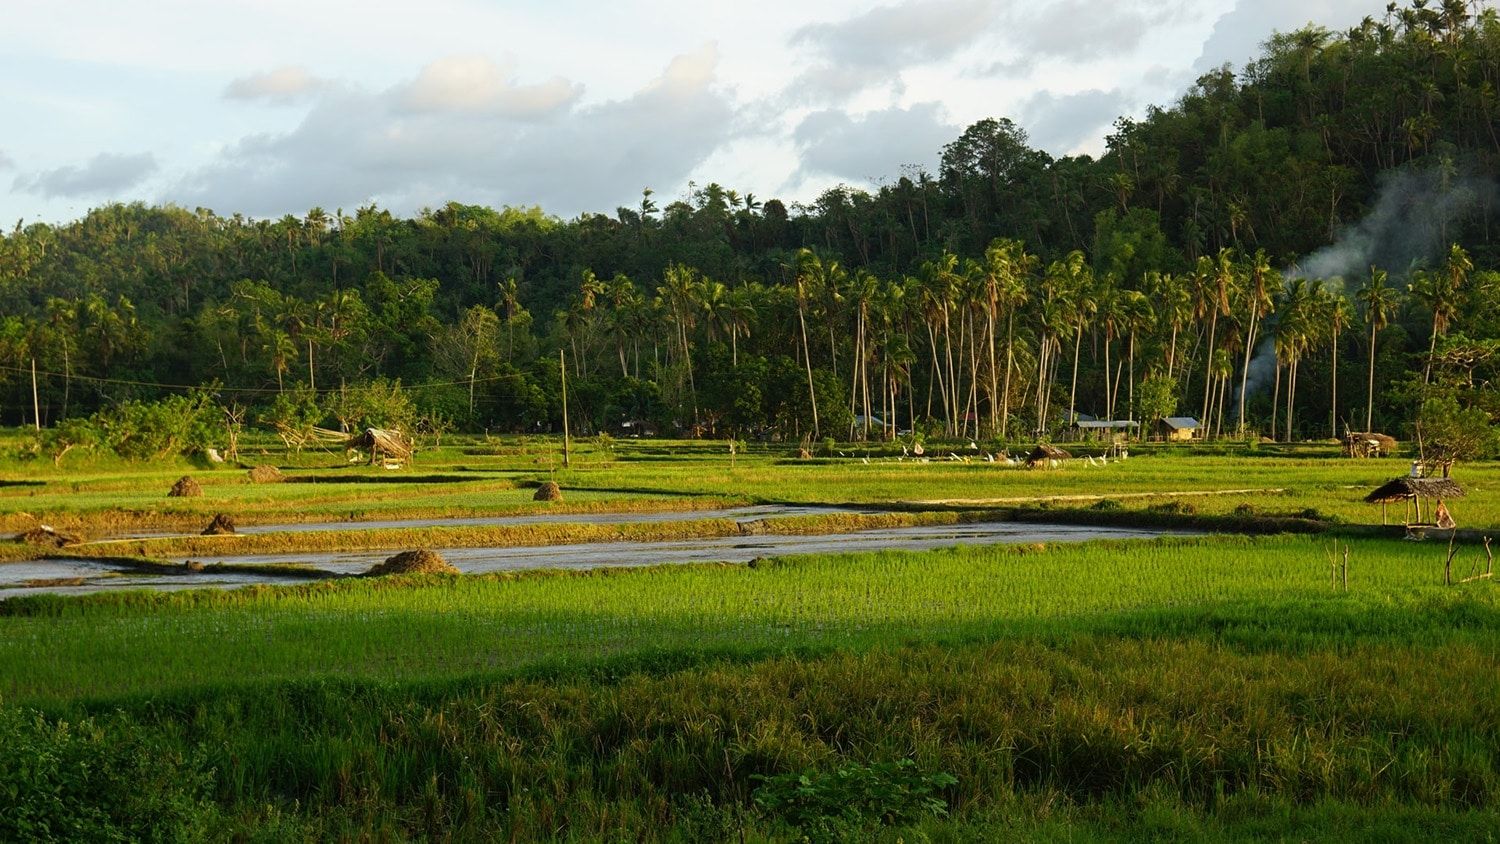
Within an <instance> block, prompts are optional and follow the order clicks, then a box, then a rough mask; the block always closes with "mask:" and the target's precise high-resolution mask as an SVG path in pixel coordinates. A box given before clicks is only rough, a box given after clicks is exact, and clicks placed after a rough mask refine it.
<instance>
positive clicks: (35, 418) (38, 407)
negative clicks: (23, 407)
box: [31, 358, 42, 431]
mask: <svg viewBox="0 0 1500 844" xmlns="http://www.w3.org/2000/svg"><path fill="white" fill-rule="evenodd" d="M31 423H32V425H34V426H36V429H37V430H38V431H40V430H42V403H41V402H40V401H38V400H37V395H36V358H32V359H31Z"/></svg>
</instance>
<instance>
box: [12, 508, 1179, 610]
mask: <svg viewBox="0 0 1500 844" xmlns="http://www.w3.org/2000/svg"><path fill="white" fill-rule="evenodd" d="M742 509H750V508H742ZM756 509H759V508H756ZM796 509H801V510H807V509H810V508H796ZM613 515H620V514H613ZM653 515H659V514H653ZM700 515H701V511H700ZM764 517H765V516H764V515H756V516H754V518H764ZM346 527H347V526H346ZM1165 533H1168V532H1167V531H1159V530H1138V529H1134V528H1112V527H1090V526H1086V525H1058V524H1031V523H1019V522H981V523H975V524H966V525H940V526H925V527H903V528H880V529H876V530H866V531H858V532H854V533H839V534H827V535H822V536H775V535H761V536H751V537H747V536H726V537H713V538H704V539H675V540H665V541H656V542H592V543H580V544H575V545H547V546H525V547H504V548H445V549H443V550H442V552H441V553H442V555H443V557H444V558H446V559H447V560H448V562H450V563H452V564H453V565H454V566H456V567H458V568H459V569H460V570H461V571H463V572H465V573H469V574H479V573H484V572H495V571H519V570H525V569H590V568H602V567H607V566H645V565H657V564H670V563H698V562H729V563H744V562H749V561H750V560H753V559H755V558H756V557H784V556H789V555H793V554H831V553H847V552H854V551H880V550H887V549H899V550H905V551H920V550H927V549H932V548H944V547H949V546H955V545H999V544H1013V543H1027V542H1083V541H1086V540H1090V539H1148V538H1151V537H1156V536H1162V535H1164V534H1165ZM397 550H402V549H387V550H383V551H359V552H352V553H312V554H308V553H300V554H265V555H244V556H233V557H212V558H205V559H204V560H203V562H205V563H208V564H213V563H234V564H238V565H268V564H272V563H302V564H307V565H312V566H315V567H317V568H319V569H323V570H326V571H330V572H336V573H338V574H358V573H360V572H363V571H364V570H366V569H368V568H369V567H370V566H372V565H374V564H375V563H377V562H380V561H381V560H384V559H385V558H386V557H389V556H390V555H391V554H392V553H393V552H394V551H397ZM70 578H83V582H81V583H78V584H76V585H71V584H65V583H62V582H61V581H64V580H67V579H70ZM48 581H51V582H48ZM294 582H303V581H302V580H301V579H293V578H288V577H285V576H278V575H274V574H270V573H268V574H265V575H260V574H256V573H253V572H245V573H225V572H213V571H208V572H201V573H196V574H187V573H184V574H166V575H163V574H122V573H120V572H119V571H117V570H116V569H114V568H113V567H112V566H110V565H109V564H108V563H107V562H106V561H103V560H101V561H85V560H60V561H40V562H29V563H13V564H7V565H3V566H0V597H9V596H12V595H25V594H34V593H39V592H54V593H59V594H74V593H82V592H98V591H102V590H115V589H140V588H145V589H163V590H166V589H188V588H195V587H219V588H226V587H234V586H243V585H246V584H250V583H294Z"/></svg>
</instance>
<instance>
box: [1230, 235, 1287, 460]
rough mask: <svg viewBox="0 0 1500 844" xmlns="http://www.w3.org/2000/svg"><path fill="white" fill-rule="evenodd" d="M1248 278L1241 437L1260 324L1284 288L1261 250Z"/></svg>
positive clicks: (1256, 254)
mask: <svg viewBox="0 0 1500 844" xmlns="http://www.w3.org/2000/svg"><path fill="white" fill-rule="evenodd" d="M1245 269H1246V273H1245V275H1246V277H1247V280H1248V282H1249V284H1248V286H1247V289H1246V296H1245V305H1246V311H1247V312H1248V315H1249V326H1250V327H1249V331H1248V334H1247V336H1246V337H1245V361H1244V365H1243V366H1242V367H1241V369H1240V403H1239V418H1238V421H1237V427H1238V430H1239V432H1240V433H1242V434H1243V433H1244V431H1245V388H1246V386H1247V385H1248V384H1249V381H1250V358H1251V356H1252V355H1253V354H1255V343H1256V341H1257V339H1258V337H1257V333H1258V331H1259V328H1260V321H1261V320H1262V319H1263V318H1265V316H1266V314H1269V313H1270V312H1271V310H1272V308H1274V307H1275V306H1276V302H1275V301H1274V300H1273V299H1272V298H1271V293H1272V292H1273V291H1274V290H1275V289H1276V288H1278V287H1280V286H1281V278H1280V276H1278V275H1277V274H1276V271H1275V270H1273V269H1271V259H1270V257H1269V256H1267V255H1266V250H1264V249H1257V250H1255V254H1254V255H1252V256H1251V257H1250V261H1249V264H1248V265H1247V266H1246V268H1245Z"/></svg>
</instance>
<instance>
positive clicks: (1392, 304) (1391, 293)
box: [1356, 266, 1399, 431]
mask: <svg viewBox="0 0 1500 844" xmlns="http://www.w3.org/2000/svg"><path fill="white" fill-rule="evenodd" d="M1387 278H1388V276H1387V273H1386V271H1385V270H1382V269H1379V268H1377V267H1373V266H1372V267H1370V280H1369V281H1367V282H1365V286H1364V287H1361V288H1360V289H1359V293H1357V294H1356V295H1357V297H1358V299H1359V302H1360V304H1362V305H1364V311H1365V322H1366V323H1367V324H1368V325H1369V326H1370V377H1369V383H1368V386H1367V391H1368V392H1367V394H1366V397H1365V398H1366V402H1365V430H1366V431H1373V430H1375V335H1376V334H1378V333H1379V332H1380V331H1381V329H1383V328H1385V327H1386V325H1387V324H1389V322H1390V318H1391V314H1392V313H1394V312H1395V310H1396V305H1397V304H1398V301H1399V300H1398V297H1397V293H1396V291H1395V290H1394V289H1392V288H1391V287H1389V286H1388V285H1387V284H1386V279H1387Z"/></svg>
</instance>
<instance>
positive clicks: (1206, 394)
mask: <svg viewBox="0 0 1500 844" xmlns="http://www.w3.org/2000/svg"><path fill="white" fill-rule="evenodd" d="M1218 331H1219V309H1218V307H1215V308H1214V313H1213V318H1212V319H1210V320H1209V322H1208V354H1206V355H1204V364H1203V432H1204V433H1205V434H1207V433H1208V430H1209V429H1208V413H1209V410H1211V409H1212V405H1211V404H1210V403H1209V402H1210V396H1211V395H1212V393H1213V383H1214V370H1213V367H1214V341H1215V340H1216V339H1218Z"/></svg>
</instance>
